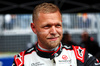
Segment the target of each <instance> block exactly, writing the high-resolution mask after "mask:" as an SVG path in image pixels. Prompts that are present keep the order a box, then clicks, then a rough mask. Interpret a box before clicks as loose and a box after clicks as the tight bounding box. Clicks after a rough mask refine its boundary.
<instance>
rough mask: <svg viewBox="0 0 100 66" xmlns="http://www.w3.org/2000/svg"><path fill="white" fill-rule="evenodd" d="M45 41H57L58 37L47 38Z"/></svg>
mask: <svg viewBox="0 0 100 66" xmlns="http://www.w3.org/2000/svg"><path fill="white" fill-rule="evenodd" d="M47 39H49V40H51V41H56V40H57V39H58V37H50V38H47Z"/></svg>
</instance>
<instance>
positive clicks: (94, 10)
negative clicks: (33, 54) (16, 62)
mask: <svg viewBox="0 0 100 66" xmlns="http://www.w3.org/2000/svg"><path fill="white" fill-rule="evenodd" d="M43 2H49V3H54V4H56V5H57V6H58V7H59V8H60V10H61V13H62V20H63V22H62V23H63V34H65V33H66V32H69V33H70V35H71V38H72V41H73V42H75V43H76V45H80V42H81V41H82V39H81V34H82V33H83V32H84V31H87V32H88V34H89V36H91V37H93V40H94V41H96V42H97V43H98V46H99V47H100V9H99V8H100V2H99V1H96V0H95V1H94V0H92V1H89V2H87V1H84V0H83V1H82V0H80V1H79V0H26V1H19V2H18V1H17V0H13V1H12V0H0V66H11V64H12V62H13V56H14V55H15V54H18V53H19V52H21V51H23V50H26V49H28V48H30V47H31V46H32V45H33V44H35V43H36V41H37V37H36V35H35V34H34V33H33V32H32V30H31V28H30V23H31V22H32V12H33V9H34V7H35V6H36V5H37V4H40V3H43ZM93 49H96V48H93ZM98 55H99V53H98ZM99 56H100V55H99ZM98 58H100V57H98Z"/></svg>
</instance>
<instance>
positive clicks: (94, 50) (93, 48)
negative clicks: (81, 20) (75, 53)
mask: <svg viewBox="0 0 100 66" xmlns="http://www.w3.org/2000/svg"><path fill="white" fill-rule="evenodd" d="M80 45H81V47H84V48H86V50H87V51H88V52H89V53H91V54H92V55H93V56H96V55H97V54H98V52H99V45H98V42H97V41H95V40H94V38H93V37H91V36H89V34H88V32H87V31H84V32H83V33H82V34H81V43H80Z"/></svg>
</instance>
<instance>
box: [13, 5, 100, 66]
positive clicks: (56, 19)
mask: <svg viewBox="0 0 100 66" xmlns="http://www.w3.org/2000/svg"><path fill="white" fill-rule="evenodd" d="M31 28H32V31H33V32H34V33H35V34H36V35H37V38H38V42H37V43H36V44H35V45H34V46H33V47H32V48H30V49H28V50H26V51H23V52H21V53H20V54H18V55H15V56H14V63H13V64H12V66H100V64H99V61H96V58H94V57H93V56H92V55H91V54H89V53H87V51H86V50H85V49H84V48H81V47H78V46H69V45H66V44H65V45H63V44H62V43H61V39H62V37H63V31H62V17H61V13H60V10H59V8H58V7H57V6H56V5H54V4H51V3H42V4H40V5H38V6H36V7H35V8H34V11H33V23H31Z"/></svg>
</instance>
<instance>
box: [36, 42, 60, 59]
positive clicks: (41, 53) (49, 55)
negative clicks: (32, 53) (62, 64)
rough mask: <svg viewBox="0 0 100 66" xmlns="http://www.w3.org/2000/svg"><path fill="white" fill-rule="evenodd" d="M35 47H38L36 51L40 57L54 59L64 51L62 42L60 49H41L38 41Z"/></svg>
mask: <svg viewBox="0 0 100 66" xmlns="http://www.w3.org/2000/svg"><path fill="white" fill-rule="evenodd" d="M35 49H36V53H37V54H38V55H39V56H40V57H43V58H50V59H53V58H54V57H57V56H59V55H60V53H61V51H62V44H61V43H60V45H59V47H58V49H57V50H56V51H45V50H41V49H40V48H39V47H38V43H36V46H35Z"/></svg>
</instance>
